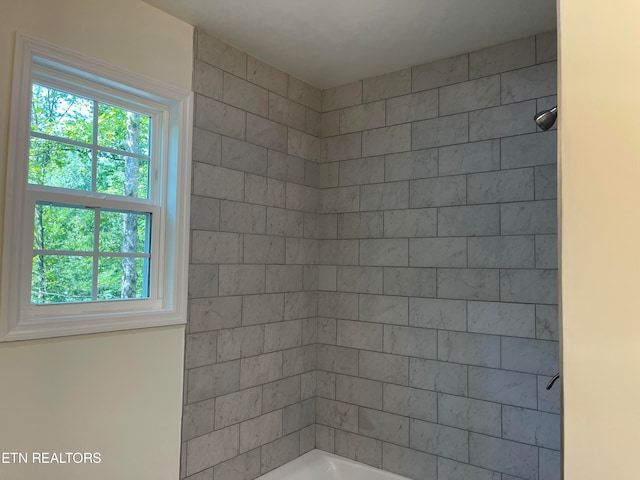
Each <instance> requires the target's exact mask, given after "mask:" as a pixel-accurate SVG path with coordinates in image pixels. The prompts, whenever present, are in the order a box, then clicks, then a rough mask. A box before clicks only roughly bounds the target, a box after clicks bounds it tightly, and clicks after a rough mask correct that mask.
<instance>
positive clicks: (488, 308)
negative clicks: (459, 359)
mask: <svg viewBox="0 0 640 480" xmlns="http://www.w3.org/2000/svg"><path fill="white" fill-rule="evenodd" d="M467 308H468V315H469V331H470V332H475V333H487V334H491V335H507V336H511V337H528V338H534V337H535V336H536V321H535V306H534V305H527V304H518V303H499V302H468V305H467Z"/></svg>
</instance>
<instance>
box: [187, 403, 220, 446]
mask: <svg viewBox="0 0 640 480" xmlns="http://www.w3.org/2000/svg"><path fill="white" fill-rule="evenodd" d="M214 407H215V400H214V399H213V398H212V399H210V400H204V401H202V402H196V403H192V404H190V405H185V406H184V410H183V412H182V441H185V442H186V441H188V440H191V439H192V438H195V437H199V436H200V435H204V434H206V433H209V432H211V431H213V429H214Z"/></svg>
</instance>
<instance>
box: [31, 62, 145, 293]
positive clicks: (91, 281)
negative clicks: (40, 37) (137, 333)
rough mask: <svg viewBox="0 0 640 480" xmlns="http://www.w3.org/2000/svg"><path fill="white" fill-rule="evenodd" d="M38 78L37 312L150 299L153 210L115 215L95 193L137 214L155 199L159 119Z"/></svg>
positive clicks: (34, 106) (34, 137) (34, 145)
mask: <svg viewBox="0 0 640 480" xmlns="http://www.w3.org/2000/svg"><path fill="white" fill-rule="evenodd" d="M34 78H35V79H34V81H33V82H32V89H31V91H32V95H31V122H30V124H31V132H30V149H29V169H28V184H29V185H28V190H33V191H34V195H33V197H34V198H35V206H34V244H33V260H32V267H31V268H32V272H31V295H30V302H31V304H32V305H50V304H64V303H79V302H99V301H113V300H131V299H146V298H149V293H150V281H151V275H150V274H151V267H152V262H151V245H152V241H151V237H152V235H155V234H152V222H151V217H152V215H153V211H152V210H151V209H149V207H146V209H144V210H143V211H135V210H127V209H122V210H114V209H108V208H105V207H106V204H105V203H104V202H103V201H101V200H100V197H99V196H98V197H96V194H105V198H106V196H107V195H108V196H115V197H119V200H121V201H123V202H125V203H126V202H131V203H132V204H134V205H135V204H136V200H138V199H140V200H147V199H148V198H149V196H150V192H151V190H152V189H153V188H154V186H153V182H152V179H151V176H150V167H153V163H152V162H153V157H152V155H151V154H152V152H153V150H154V148H153V140H154V139H153V135H152V132H153V125H154V123H155V122H154V120H153V117H152V115H148V114H143V113H140V112H137V111H135V110H133V109H130V108H126V107H124V106H121V105H116V104H115V102H109V103H106V102H103V101H100V100H99V99H97V98H91V96H90V95H81V94H78V93H75V92H74V91H73V90H74V89H73V88H59V87H57V86H55V87H54V86H51V85H50V84H47V83H46V81H42V80H41V79H39V78H38V76H37V72H36V75H34ZM38 186H44V187H49V188H48V192H49V195H50V196H52V197H53V198H54V199H55V198H56V194H57V193H73V194H80V195H82V196H84V195H86V196H88V197H89V198H90V199H91V204H92V205H86V204H87V203H89V202H87V201H85V199H80V198H79V199H78V202H82V203H77V204H76V203H72V204H70V205H66V204H62V203H59V202H55V201H54V202H51V201H43V200H42V199H41V197H42V196H41V195H39V194H38V193H37V189H38ZM123 197H124V198H123ZM67 201H68V197H67ZM136 207H137V208H139V207H138V206H137V205H136ZM74 271H75V272H77V275H74V274H73V273H72V272H74Z"/></svg>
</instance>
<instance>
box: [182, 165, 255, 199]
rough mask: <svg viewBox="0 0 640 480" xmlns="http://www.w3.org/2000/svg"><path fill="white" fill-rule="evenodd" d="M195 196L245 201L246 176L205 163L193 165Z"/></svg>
mask: <svg viewBox="0 0 640 480" xmlns="http://www.w3.org/2000/svg"><path fill="white" fill-rule="evenodd" d="M192 173H193V194H194V195H202V196H203V197H215V198H222V199H225V200H239V201H242V200H243V199H244V174H243V173H242V172H237V171H235V170H229V169H228V168H221V167H216V166H213V165H207V164H204V163H194V164H193V171H192Z"/></svg>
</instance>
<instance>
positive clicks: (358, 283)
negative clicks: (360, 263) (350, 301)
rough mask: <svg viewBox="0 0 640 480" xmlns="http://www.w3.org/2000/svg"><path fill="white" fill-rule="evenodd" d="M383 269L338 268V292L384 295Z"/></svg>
mask: <svg viewBox="0 0 640 480" xmlns="http://www.w3.org/2000/svg"><path fill="white" fill-rule="evenodd" d="M382 275H383V272H382V268H381V267H338V272H337V290H338V291H339V292H352V293H382Z"/></svg>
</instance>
